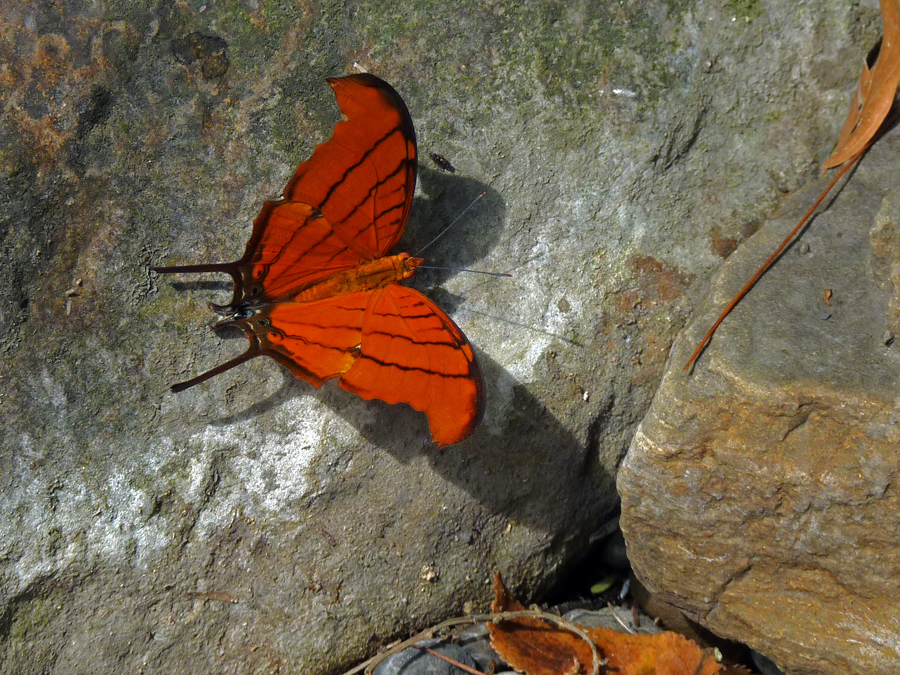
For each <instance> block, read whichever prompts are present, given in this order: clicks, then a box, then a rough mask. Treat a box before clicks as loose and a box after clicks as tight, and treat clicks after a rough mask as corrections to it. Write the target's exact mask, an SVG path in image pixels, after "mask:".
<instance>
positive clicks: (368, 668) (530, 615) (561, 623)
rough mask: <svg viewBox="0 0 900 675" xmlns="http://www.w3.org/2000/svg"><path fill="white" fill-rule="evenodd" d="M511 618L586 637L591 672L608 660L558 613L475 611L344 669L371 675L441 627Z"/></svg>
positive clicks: (593, 674) (353, 674)
mask: <svg viewBox="0 0 900 675" xmlns="http://www.w3.org/2000/svg"><path fill="white" fill-rule="evenodd" d="M510 619H542V620H544V621H549V622H550V623H553V624H556V625H557V626H558V627H559V628H562V629H564V630H567V631H570V632H572V633H575V635H577V636H578V637H580V638H581V639H582V640H584V641H585V642H586V643H587V645H588V647H590V649H591V659H592V667H591V671H590V673H589V675H599V673H600V667H601V666H603V665H604V664H605V663H606V660H605V659H601V658H600V654H599V653H598V651H597V645H596V644H595V643H594V641H593V640H592V639H591V637H590V636H589V635H588V634H587V633H586V632H584V631H583V630H581V629H580V628H579V627H578V626H576V625H574V624H572V623H569V622H568V621H566V620H565V619H563V618H562V617H559V616H556V615H555V614H548V613H547V612H541V611H537V610H532V609H529V610H522V611H519V612H496V613H492V614H472V615H470V616H461V617H456V618H453V619H447V620H446V621H442V622H441V623H438V624H435V625H434V626H432V627H431V628H427V629H425V630H423V631H422V632H420V633H417V634H416V635H413V636H412V637H411V638H409V639H408V640H403V641H402V642H398V643H397V644H395V645H394V646H392V647H391V648H390V649H387V650H385V651H383V652H382V653H380V654H376V655H375V656H373V657H372V658H370V659H369V660H367V661H364V662H363V663H360V664H359V665H357V666H355V667H353V668H351V669H350V670H348V671H347V672H345V673H344V675H356V673H359V672H365V675H371V673H372V669H373V668H374V667H375V666H377V665H378V664H379V663H381V662H382V661H384V660H385V659H388V658H390V657H391V656H394V654H399V653H400V652H402V651H404V650H406V649H409V648H410V647H414V646H415V644H416V643H417V642H420V641H421V640H426V639H429V638H432V637H434V635H435V634H436V633H440V632H441V631H442V630H445V629H447V628H453V627H454V626H463V625H466V624H475V623H482V622H485V621H490V622H492V623H495V624H496V623H500V622H502V621H509V620H510Z"/></svg>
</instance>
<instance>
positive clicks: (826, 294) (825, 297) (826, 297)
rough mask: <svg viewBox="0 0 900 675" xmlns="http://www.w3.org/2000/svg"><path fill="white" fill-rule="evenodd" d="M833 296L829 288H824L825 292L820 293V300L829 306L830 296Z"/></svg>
mask: <svg viewBox="0 0 900 675" xmlns="http://www.w3.org/2000/svg"><path fill="white" fill-rule="evenodd" d="M832 295H834V291H832V290H831V289H830V288H826V289H825V292H824V293H822V299H823V300H824V301H825V304H826V305H829V306H830V305H831V296H832Z"/></svg>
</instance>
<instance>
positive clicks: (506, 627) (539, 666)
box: [488, 574, 725, 675]
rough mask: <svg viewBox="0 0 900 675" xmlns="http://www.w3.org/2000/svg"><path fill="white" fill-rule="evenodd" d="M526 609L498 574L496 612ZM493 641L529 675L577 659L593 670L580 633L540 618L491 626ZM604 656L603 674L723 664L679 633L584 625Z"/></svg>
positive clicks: (690, 670) (710, 668) (675, 674)
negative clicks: (634, 632)
mask: <svg viewBox="0 0 900 675" xmlns="http://www.w3.org/2000/svg"><path fill="white" fill-rule="evenodd" d="M521 609H524V607H523V606H522V604H521V603H520V602H518V601H517V600H516V599H515V598H513V597H512V595H511V594H510V593H509V591H508V590H507V589H506V587H505V586H504V585H503V580H502V579H501V578H500V575H499V574H497V575H496V577H495V579H494V603H493V605H492V606H491V611H493V612H509V611H519V610H521ZM488 629H489V630H490V633H491V645H492V646H493V647H494V649H495V650H496V651H497V653H498V654H499V655H500V656H501V657H502V658H503V659H504V660H505V661H506V662H507V663H508V664H509V665H510V666H511V667H512V668H514V669H515V670H518V671H520V672H524V673H527V675H564V674H565V673H570V672H572V669H573V663H575V662H577V663H578V664H580V669H581V671H582V672H589V671H590V667H591V650H590V647H589V646H588V644H587V643H586V642H585V641H584V640H583V639H581V638H579V637H578V636H576V635H574V634H572V633H570V632H567V631H564V630H560V629H559V628H556V627H554V626H550V625H548V624H546V623H544V622H543V621H540V620H538V619H515V620H511V621H503V622H502V623H499V624H496V625H495V624H492V623H489V624H488ZM583 630H584V631H585V632H586V633H587V635H588V636H589V637H590V638H591V640H593V641H594V643H595V644H596V646H597V648H598V651H599V652H600V654H601V656H603V657H604V658H605V659H608V662H607V663H606V665H605V668H604V672H611V673H618V674H620V675H724V672H725V671H724V669H723V666H722V665H721V664H720V663H717V662H716V660H715V659H714V658H712V656H710V654H709V652H706V651H704V650H703V649H701V648H700V646H699V645H698V644H696V643H695V642H691V641H690V640H688V639H687V638H685V637H684V636H682V635H678V634H677V633H661V634H658V635H629V634H628V633H620V632H618V631H614V630H612V629H610V628H584V629H583Z"/></svg>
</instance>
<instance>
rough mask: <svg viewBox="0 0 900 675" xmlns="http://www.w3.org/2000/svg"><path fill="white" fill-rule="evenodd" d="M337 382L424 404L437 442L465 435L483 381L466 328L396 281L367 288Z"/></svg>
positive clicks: (367, 394)
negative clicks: (354, 351)
mask: <svg viewBox="0 0 900 675" xmlns="http://www.w3.org/2000/svg"><path fill="white" fill-rule="evenodd" d="M340 385H341V386H342V387H343V388H344V389H346V390H348V391H352V392H353V393H355V394H358V395H359V396H362V397H363V398H365V399H373V398H377V399H381V400H382V401H387V402H388V403H408V404H409V405H411V406H412V407H413V408H415V409H416V410H419V411H421V412H424V413H425V414H426V415H428V419H429V423H430V427H431V435H432V438H433V439H434V440H435V441H436V442H437V443H438V446H442V445H449V444H451V443H457V442H459V441H460V440H462V439H463V438H466V437H468V436H469V435H470V434H471V433H472V431H473V430H474V429H475V427H477V426H478V423H479V422H480V421H481V418H482V416H483V414H484V402H485V399H484V382H483V380H482V377H481V372H480V371H479V369H478V365H477V363H476V361H475V353H474V352H473V351H472V346H471V345H470V344H469V341H468V340H467V339H466V336H465V335H463V333H462V331H461V330H460V329H459V328H458V327H457V326H456V324H455V323H453V321H452V319H450V317H448V316H447V315H446V314H444V312H443V311H441V310H440V308H438V306H437V305H435V304H434V303H433V302H432V301H431V300H429V299H428V298H426V297H425V296H424V295H422V294H421V293H419V292H418V291H416V290H414V289H412V288H407V287H406V286H401V285H399V284H391V285H390V286H387V287H385V288H384V289H381V290H379V291H376V292H375V293H374V294H373V296H372V299H371V300H370V302H369V304H368V305H367V307H366V312H365V318H364V320H363V327H362V343H361V347H360V354H359V358H358V359H357V360H356V363H355V364H354V365H353V367H352V368H351V369H350V370H349V371H347V373H346V374H345V375H344V376H343V377H342V378H341V380H340Z"/></svg>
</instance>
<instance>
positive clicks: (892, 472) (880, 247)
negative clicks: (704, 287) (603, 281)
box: [618, 131, 900, 675]
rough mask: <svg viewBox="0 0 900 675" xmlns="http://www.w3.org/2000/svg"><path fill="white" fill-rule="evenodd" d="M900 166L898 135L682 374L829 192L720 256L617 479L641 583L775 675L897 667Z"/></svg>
mask: <svg viewBox="0 0 900 675" xmlns="http://www.w3.org/2000/svg"><path fill="white" fill-rule="evenodd" d="M898 167H900V133H898V132H897V131H894V132H893V133H891V134H890V135H888V136H887V137H885V138H883V139H882V140H880V141H879V142H878V143H877V144H876V145H875V146H874V147H873V148H872V150H871V151H870V152H869V154H868V155H867V156H866V157H864V158H863V160H862V162H861V164H860V165H859V167H858V168H857V169H856V170H854V171H853V173H852V174H851V175H850V177H849V179H848V180H847V181H846V183H845V184H844V186H843V187H842V188H841V190H840V191H839V192H838V193H837V194H836V195H835V196H834V197H833V198H832V199H830V200H829V201H828V202H827V209H826V210H825V211H824V212H823V213H821V214H820V215H818V216H817V217H816V218H815V219H814V220H813V222H812V223H811V224H810V225H809V227H808V229H807V231H806V232H804V233H803V235H802V238H801V239H800V240H799V242H798V243H797V244H796V245H794V246H792V247H791V248H790V249H789V250H788V251H787V252H786V253H785V254H784V256H783V257H782V258H781V259H780V260H779V261H778V263H777V264H776V265H775V266H774V267H773V268H772V269H770V271H769V272H768V273H767V274H766V275H765V276H764V277H763V278H762V279H761V280H760V281H759V282H758V283H757V284H756V286H755V287H754V288H753V290H752V291H751V293H750V294H749V295H748V296H747V297H745V299H744V300H743V301H742V302H741V303H740V304H739V305H738V307H737V308H736V309H735V310H734V312H733V313H732V314H731V315H730V316H729V317H728V318H727V319H726V320H725V322H724V323H723V324H722V326H721V327H720V328H719V330H718V332H717V333H716V334H715V337H714V338H713V341H712V343H711V345H710V346H709V348H708V349H707V350H706V351H705V352H704V353H703V355H702V356H701V357H700V360H699V362H698V364H697V365H696V367H695V369H694V371H693V372H692V373H691V374H688V373H685V372H683V370H682V368H683V367H684V365H685V363H686V361H687V358H688V356H689V354H690V353H691V351H692V350H693V348H694V346H695V345H696V344H697V342H698V340H699V339H700V337H701V336H702V335H703V334H704V333H705V332H706V330H707V329H708V327H709V326H710V325H711V324H712V322H713V321H714V319H715V318H716V315H717V314H718V313H719V312H720V310H721V309H722V307H723V306H724V305H725V304H726V303H727V301H728V300H729V299H730V298H731V296H733V295H734V293H735V292H736V291H737V290H738V289H739V288H740V287H741V286H743V284H744V282H745V281H746V280H747V279H748V278H749V277H750V275H751V273H752V272H753V271H754V270H755V268H756V267H757V266H758V265H759V264H760V263H761V262H762V261H763V260H765V259H766V258H767V257H768V255H769V254H770V253H771V251H773V250H774V249H775V247H776V246H777V245H778V243H779V242H780V240H781V239H782V238H783V237H784V236H785V235H786V234H787V232H789V231H790V229H791V228H792V227H793V225H794V224H795V223H796V222H797V220H798V219H799V217H800V215H801V214H802V213H803V212H804V211H805V210H806V209H807V208H808V206H809V205H810V204H811V203H812V201H813V200H814V199H815V197H816V196H817V194H818V192H820V191H821V189H822V187H823V186H824V184H825V180H818V181H816V182H814V183H813V184H812V185H810V186H809V187H808V189H805V190H802V191H801V192H800V193H799V194H797V195H795V196H793V197H792V198H791V199H790V200H789V201H788V202H787V203H786V204H785V205H784V207H783V208H782V209H781V210H780V213H779V215H778V216H777V217H776V218H774V219H772V220H770V221H769V222H767V223H766V224H765V225H763V227H762V228H761V229H760V230H759V232H757V233H756V234H755V235H754V236H753V237H751V238H750V239H749V240H748V241H747V242H746V243H745V244H743V245H742V246H741V247H740V248H739V249H738V250H737V251H736V252H735V253H734V255H732V256H731V258H729V260H728V261H727V262H726V263H725V265H723V267H722V269H721V271H720V273H719V274H718V275H717V276H716V277H715V279H714V281H713V287H712V293H711V296H710V300H709V301H708V303H707V304H706V306H705V309H704V310H703V311H702V312H700V313H698V316H697V318H696V320H695V321H693V322H692V323H691V324H690V326H689V327H688V328H687V329H686V330H685V331H684V332H683V333H682V334H681V335H680V336H679V338H678V340H677V342H676V344H675V347H674V348H673V350H672V354H671V357H670V362H669V369H668V371H667V372H666V375H665V377H664V379H663V383H662V386H661V387H660V390H659V392H658V393H657V395H656V397H655V399H654V401H653V405H652V406H651V408H650V412H649V413H648V415H647V417H646V418H645V419H644V420H643V422H641V425H640V427H639V429H638V431H637V434H636V436H635V439H634V442H633V443H632V445H631V448H630V449H629V451H628V455H627V458H626V460H625V462H624V464H623V466H622V469H621V472H620V473H619V476H618V487H619V492H620V494H621V496H622V518H621V526H622V529H623V531H624V532H625V536H626V539H627V542H628V551H629V557H630V559H631V561H632V563H633V565H634V569H635V571H636V573H637V574H638V576H639V577H640V578H641V580H642V581H643V582H644V583H645V584H646V585H647V586H648V588H649V589H650V590H651V591H654V592H656V593H658V594H660V595H661V596H663V598H665V599H666V600H668V601H669V602H671V603H673V604H675V605H676V606H678V607H680V608H681V609H682V610H683V611H685V612H686V613H687V614H688V615H689V616H690V617H691V618H693V619H695V620H697V621H699V622H700V623H701V624H703V625H705V626H707V627H708V628H710V629H711V630H713V631H714V632H716V633H718V634H720V635H722V636H724V637H728V638H731V639H734V640H739V641H741V642H746V643H747V644H749V645H750V646H751V647H753V648H755V649H756V650H758V651H760V652H762V653H763V654H765V655H766V656H768V657H770V658H771V659H773V660H774V661H775V662H776V663H777V664H778V665H779V666H780V667H781V668H782V669H783V670H784V671H785V672H787V673H796V674H800V673H803V674H812V673H817V674H819V675H847V674H851V673H859V674H860V675H861V674H863V673H865V674H867V675H874V674H879V675H889V674H893V673H897V672H898V671H900V625H898V623H897V610H898V607H900V605H898V598H900V399H898V392H900V388H898V386H900V345H898V344H897V343H895V342H894V338H893V336H894V335H895V334H896V332H897V327H898V315H897V309H896V308H897V298H898V282H900V274H898V269H900V267H898V261H900V183H898V181H897V175H898Z"/></svg>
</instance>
